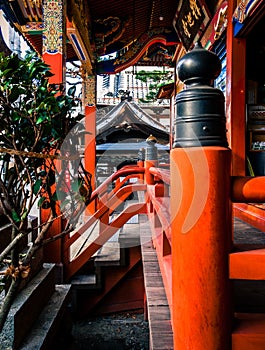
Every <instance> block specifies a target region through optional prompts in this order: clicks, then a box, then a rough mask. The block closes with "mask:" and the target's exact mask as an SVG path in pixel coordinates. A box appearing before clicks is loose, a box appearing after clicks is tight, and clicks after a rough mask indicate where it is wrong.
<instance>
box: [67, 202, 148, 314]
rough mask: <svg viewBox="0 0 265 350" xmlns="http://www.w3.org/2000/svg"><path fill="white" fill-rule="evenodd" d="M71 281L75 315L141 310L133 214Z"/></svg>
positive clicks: (138, 255)
mask: <svg viewBox="0 0 265 350" xmlns="http://www.w3.org/2000/svg"><path fill="white" fill-rule="evenodd" d="M130 204H131V201H130ZM130 283H131V284H132V287H133V286H134V284H135V283H137V284H138V287H139V288H137V289H138V291H137V292H136V291H133V289H134V290H135V289H136V288H131V290H130V288H129V287H128V286H129V284H130ZM71 284H72V295H73V298H72V312H73V314H74V315H76V316H81V315H85V314H91V313H93V312H95V313H101V312H102V313H108V312H119V311H126V310H130V309H143V306H144V304H143V295H144V287H143V275H142V264H141V249H140V236H139V229H138V219H137V217H134V218H132V219H131V220H130V221H129V222H128V223H127V224H125V225H124V226H123V227H122V228H121V229H120V230H119V231H118V232H117V233H116V234H115V235H114V236H113V237H112V238H111V239H110V240H109V241H108V242H106V243H105V244H104V245H103V246H102V247H101V248H100V250H99V251H98V252H97V253H96V254H95V255H94V256H93V257H92V258H91V259H90V261H89V262H88V263H87V264H86V265H85V266H84V267H83V268H82V269H81V270H80V271H79V272H78V273H77V274H76V275H75V276H73V278H72V279H71ZM126 286H127V287H126ZM134 287H135V286H134ZM116 289H118V290H122V289H124V290H126V293H125V295H126V296H127V298H126V297H124V298H123V300H120V301H118V298H119V297H118V294H119V293H117V292H115V290H116ZM131 292H132V293H131ZM114 294H116V297H115V296H114Z"/></svg>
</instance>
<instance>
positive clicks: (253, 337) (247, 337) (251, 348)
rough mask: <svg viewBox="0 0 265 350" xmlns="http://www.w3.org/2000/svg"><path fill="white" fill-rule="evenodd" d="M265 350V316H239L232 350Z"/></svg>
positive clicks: (233, 336) (236, 320)
mask: <svg viewBox="0 0 265 350" xmlns="http://www.w3.org/2000/svg"><path fill="white" fill-rule="evenodd" d="M264 349H265V314H237V315H236V319H235V329H234V331H233V333H232V350H264Z"/></svg>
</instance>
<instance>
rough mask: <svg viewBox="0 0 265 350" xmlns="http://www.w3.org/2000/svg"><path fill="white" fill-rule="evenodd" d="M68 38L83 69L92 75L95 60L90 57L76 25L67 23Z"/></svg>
mask: <svg viewBox="0 0 265 350" xmlns="http://www.w3.org/2000/svg"><path fill="white" fill-rule="evenodd" d="M67 36H68V39H69V40H70V41H71V44H72V46H73V47H74V50H75V52H76V54H77V56H78V58H79V60H80V62H81V63H82V66H83V68H84V69H85V70H86V71H87V74H92V71H93V65H92V62H93V58H91V57H90V55H89V53H88V51H87V49H86V47H85V45H84V43H83V40H82V38H81V35H80V33H79V31H78V29H77V27H76V26H75V24H74V23H73V22H72V23H70V22H68V23H67Z"/></svg>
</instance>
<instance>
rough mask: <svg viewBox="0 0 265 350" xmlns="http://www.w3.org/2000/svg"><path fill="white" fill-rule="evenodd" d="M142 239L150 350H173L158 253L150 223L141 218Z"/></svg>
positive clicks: (168, 310)
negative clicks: (152, 239) (154, 246)
mask: <svg viewBox="0 0 265 350" xmlns="http://www.w3.org/2000/svg"><path fill="white" fill-rule="evenodd" d="M140 222H141V223H140V232H141V233H140V237H141V250H142V260H143V272H144V282H145V292H146V299H147V313H148V321H149V335H150V349H152V350H164V349H167V350H171V349H172V350H173V331H172V326H171V315H170V309H169V305H168V301H167V297H166V293H165V288H164V285H163V280H162V276H161V272H160V268H159V263H158V259H157V255H156V251H155V249H154V248H153V245H152V241H151V229H150V226H149V222H148V221H147V219H146V218H144V217H143V216H140Z"/></svg>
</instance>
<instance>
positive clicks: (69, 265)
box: [63, 166, 172, 301]
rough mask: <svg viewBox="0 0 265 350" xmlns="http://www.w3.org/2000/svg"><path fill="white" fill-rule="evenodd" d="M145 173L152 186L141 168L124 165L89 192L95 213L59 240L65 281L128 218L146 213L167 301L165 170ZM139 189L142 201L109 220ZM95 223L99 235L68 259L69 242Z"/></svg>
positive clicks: (168, 250)
mask: <svg viewBox="0 0 265 350" xmlns="http://www.w3.org/2000/svg"><path fill="white" fill-rule="evenodd" d="M149 172H150V174H152V175H153V176H154V185H147V184H145V183H144V181H143V176H144V174H145V168H144V167H138V166H126V167H123V168H122V169H121V170H119V171H117V172H115V173H114V174H113V175H112V176H110V177H109V178H107V179H106V180H105V181H104V182H103V183H102V184H101V185H100V186H98V187H97V189H96V190H95V191H94V192H93V193H92V196H91V200H92V201H96V202H97V210H96V212H95V213H94V215H93V216H91V217H89V218H88V219H87V221H86V222H85V223H84V224H83V225H82V226H81V227H79V228H78V229H76V230H75V231H74V232H73V233H72V234H71V236H67V237H66V238H64V240H63V264H64V268H65V279H66V280H69V279H70V278H71V276H73V274H75V273H76V272H77V271H78V270H79V269H80V268H81V267H82V266H83V265H84V264H85V263H86V262H87V261H88V259H89V258H90V257H91V256H93V254H95V253H96V252H97V250H98V249H100V248H101V247H102V245H103V244H104V243H106V242H107V241H108V240H109V239H110V238H111V237H112V236H113V235H114V234H115V233H116V232H117V231H118V230H119V229H120V228H121V227H122V226H123V225H124V224H125V223H126V222H127V221H128V220H129V219H130V218H131V217H133V216H134V215H136V214H146V215H148V219H149V222H150V227H151V230H152V241H153V244H154V246H155V248H156V250H157V255H158V260H159V263H160V268H161V271H162V276H163V279H164V284H165V287H166V292H167V296H168V299H169V301H171V290H172V288H171V287H172V286H171V265H172V261H171V226H170V210H169V208H170V203H169V181H170V176H169V170H168V169H162V168H161V169H159V168H155V167H151V168H149ZM132 178H138V181H137V182H136V183H130V180H131V179H132ZM112 184H113V185H112ZM139 191H142V192H143V193H144V199H143V201H142V202H140V203H134V204H131V205H129V206H127V207H126V208H125V209H124V210H123V211H122V212H121V213H119V214H118V215H117V216H116V217H115V218H114V219H113V217H112V214H113V213H114V211H115V210H116V209H117V207H118V206H119V205H120V204H121V203H122V202H124V201H125V200H126V199H127V198H128V197H129V195H130V194H131V193H133V192H139ZM97 222H99V234H98V235H96V237H95V238H94V239H91V240H90V241H89V243H88V244H87V246H86V247H85V248H84V249H83V250H82V251H81V252H80V253H79V254H78V255H76V256H74V257H72V258H71V257H70V249H71V247H72V246H73V244H75V242H76V241H77V240H78V239H79V238H80V237H81V236H82V235H83V234H84V233H85V232H86V231H87V230H89V229H92V227H93V225H95V224H96V223H97Z"/></svg>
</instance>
